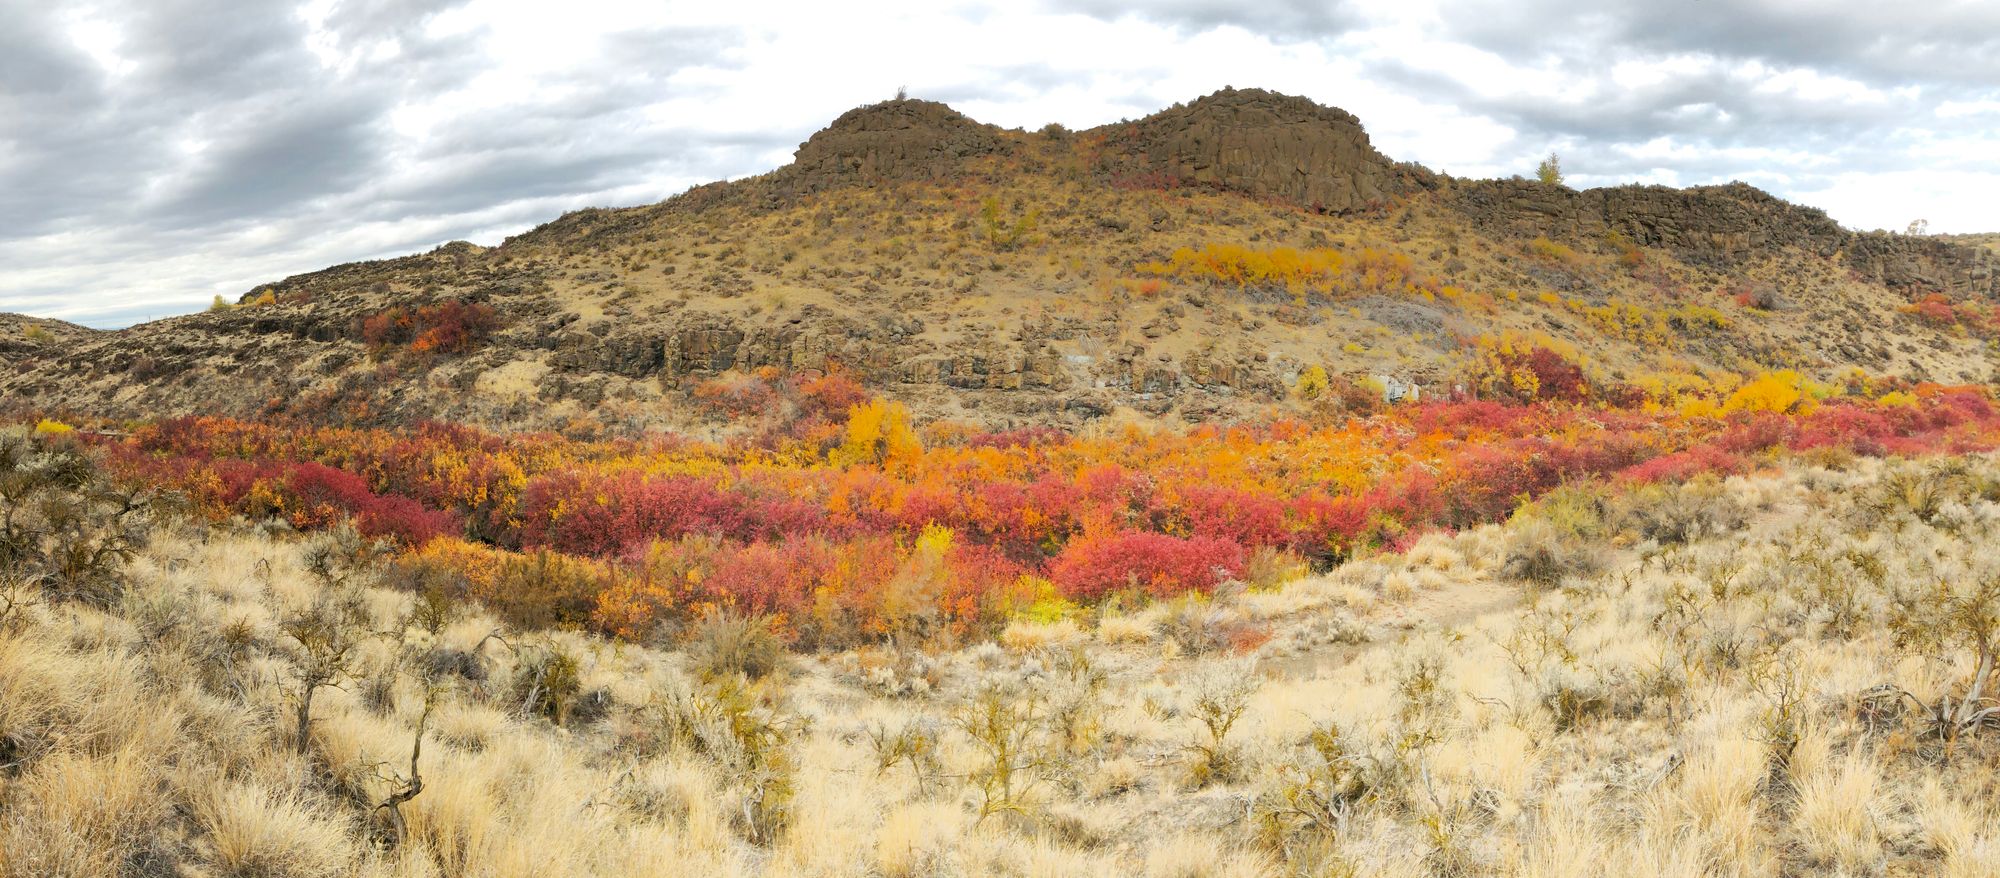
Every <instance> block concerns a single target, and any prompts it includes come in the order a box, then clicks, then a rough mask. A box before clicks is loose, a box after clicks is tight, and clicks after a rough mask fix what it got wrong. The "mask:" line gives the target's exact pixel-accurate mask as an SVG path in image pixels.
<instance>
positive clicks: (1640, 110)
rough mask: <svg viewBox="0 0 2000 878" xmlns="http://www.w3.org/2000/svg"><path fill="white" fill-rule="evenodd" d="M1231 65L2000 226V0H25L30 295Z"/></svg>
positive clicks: (296, 262)
mask: <svg viewBox="0 0 2000 878" xmlns="http://www.w3.org/2000/svg"><path fill="white" fill-rule="evenodd" d="M1224 85H1234V86H1239V87H1247V86H1258V87H1263V88H1270V89H1275V90H1279V91H1285V92H1290V93H1294V94H1303V95H1307V96H1309V97H1312V98H1314V99H1315V100H1318V101H1320V102H1322V103H1326V104H1332V105H1335V106H1339V107H1342V108H1345V109H1347V110H1349V111H1352V112H1354V113H1355V114H1357V115H1359V116H1360V117H1361V119H1362V121H1363V122H1364V123H1365V124H1366V125H1367V127H1368V130H1369V132H1370V133H1371V135H1372V136H1373V137H1374V139H1375V142H1376V144H1377V145H1378V146H1379V147H1380V148H1381V149H1382V150H1383V151H1384V152H1386V153H1387V154H1389V155H1390V156H1391V157H1394V158H1397V159H1403V160H1414V161H1419V162H1422V163H1424V164H1426V165H1429V166H1430V167H1432V168H1434V169H1437V170H1442V171H1446V172H1449V173H1453V174H1458V175H1466V176H1496V175H1509V174H1516V173H1528V172H1530V171H1531V170H1532V168H1533V166H1534V164H1535V162H1536V160H1537V159H1538V158H1539V157H1540V156H1542V155H1545V154H1547V153H1548V152H1550V151H1551V150H1553V151H1556V152H1558V153H1560V154H1561V155H1562V158H1563V164H1564V166H1565V168H1566V169H1567V170H1568V172H1569V178H1570V182H1571V184H1572V185H1578V186H1594V185H1605V184H1614V183H1625V182H1633V181H1638V182H1651V183H1665V184H1670V185H1692V184H1698V183H1709V182H1722V181H1727V180H1731V179H1740V180H1745V181H1748V182H1750V183H1753V184H1755V185H1757V186H1760V187H1763V188H1765V189H1768V190H1770V191H1772V192H1775V193H1778V194H1779V195H1782V196H1784V197H1787V198H1791V199H1793V200H1797V201H1802V202H1805V203H1808V204H1812V205H1816V206H1819V207H1823V208H1825V209H1827V210H1828V211H1829V212H1830V213H1831V214H1832V215H1833V216H1834V218H1835V219H1837V220H1839V221H1841V222H1842V223H1844V224H1846V225H1848V226H1850V227H1855V228H1863V229H1871V228H1899V229H1900V228H1902V227H1903V226H1905V225H1906V224H1908V223H1909V222H1910V221H1911V220H1913V219H1916V218H1920V217H1921V218H1925V219H1928V220H1929V221H1930V227H1931V229H1932V230H1933V231H1944V232H1969V231H2000V208H1997V207H1995V205H2000V160H1996V159H2000V2H1991V0H1970V2H1954V0H1933V2H1927V3H1922V4H1905V5H1900V6H1896V7H1895V8H1893V9H1892V4H1886V3H1884V2H1882V0H1865V2H1864V0H1394V2H1382V3H1376V2H1363V0H1346V2H1342V0H1336V2H1330V3H1322V2H1302V0H1264V2H1243V0H1161V2H1156V3H1152V4H1132V3H1116V2H1111V0H1014V2H1008V3H988V2H965V0H916V2H908V3H879V4H862V3H826V2H810V3H797V4H778V3H766V2H757V0H739V2H713V0H703V2H681V0H667V2H659V0H559V2H548V0H307V2H303V3H295V2H289V0H101V2H88V0H0V311H24V312H28V313H32V314H37V315H42V316H51V317H61V318H66V319H70V320H75V321H78V322H82V323H86V324H90V325H96V326H118V325H124V324H128V323H132V322H136V321H139V320H144V319H148V318H151V317H164V316H168V315H172V314H177V313H183V312H187V311H191V310H196V309H199V308H200V307H202V306H204V305H206V304H207V302H208V301H209V299H210V298H211V297H212V296H214V295H216V294H218V293H220V294H224V295H227V296H230V297H232V298H233V297H235V296H236V295H238V294H240V293H241V292H243V291H244V290H246V289H248V288H249V287H251V286H252V285H254V284H256V283H258V282H261V281H267V280H273V279H276V278H279V277H283V276H285V275H287V274H293V273H297V272H301V271H309V270H313V269H317V268H321V267H325V266H327V265H331V264H335V263H340V262H347V261H353V260H357V259H368V258H378V257H382V256H391V255H399V254H402V253H407V252H413V251H418V250H425V249H429V248H430V247H432V246H435V245H437V244H439V243H443V242H445V241H449V240H454V239H467V240H472V241H476V242H479V243H484V244H491V243H497V242H498V241H499V240H500V239H501V238H502V237H504V236H505V235H508V234H511V233H514V232H518V231H521V230H523V229H526V228H529V227H531V226H533V225H535V224H536V223H538V222H542V221H545V220H548V219H552V218H554V217H555V216H557V215H559V214H561V213H562V212H563V211H565V210H570V209H574V208H579V207H587V206H621V205H631V204H642V203H648V202H652V201H657V200H659V199H661V198H664V197H666V196H668V195H671V194H673V193H675V192H679V191H681V190H683V189H685V188H687V187H688V186H690V185H694V184H697V183H701V182H706V181H709V180H713V179H718V178H725V177H737V176H743V175H747V174H755V173H759V172H762V171H766V170H769V169H771V168H774V167H777V166H778V165H781V164H783V163H785V162H786V161H788V160H790V157H791V152H792V150H793V149H794V148H796V146H797V144H798V143H799V141H801V140H803V139H805V138H806V137H807V136H808V135H810V134H811V133H812V132H813V131H814V130H816V129H817V128H819V127H820V126H822V125H824V124H825V123H826V122H828V121H829V120H831V119H832V118H833V117H834V116H836V115H838V114H839V113H840V112H841V111H843V110H846V109H848V108H850V107H853V106H856V105H859V104H863V103H870V102H873V101H877V100H881V99H883V98H887V97H889V96H890V95H891V94H893V93H894V92H895V90H896V89H897V87H898V86H906V87H907V88H908V89H909V91H910V93H911V94H912V95H914V96H917V97H924V98H931V99H935V100H942V101H945V102H947V103H950V104H952V105H953V106H955V107H957V108H958V109H960V110H962V111H964V112H966V113H967V114H969V115H971V116H972V117H974V118H976V119H979V120H982V121H986V122H992V123H996V124H999V125H1003V126H1007V127H1016V126H1022V127H1029V128H1035V127H1040V126H1041V125H1043V124H1046V123H1048V122H1052V121H1053V122H1061V123H1063V124H1065V125H1069V126H1071V127H1079V128H1080V127H1087V126H1091V125H1096V124H1101V123H1104V122H1110V121H1116V120H1118V119H1121V118H1136V117H1138V116H1142V115H1145V114H1146V113H1149V112H1151V111H1153V110H1156V109H1159V108H1161V107H1164V106H1167V105H1170V104H1173V103H1175V102H1177V101H1185V100H1189V99H1191V98H1194V97H1196V96H1199V95H1202V94H1206V93H1208V92H1210V91H1214V90H1215V89H1218V88H1220V87H1222V86H1224Z"/></svg>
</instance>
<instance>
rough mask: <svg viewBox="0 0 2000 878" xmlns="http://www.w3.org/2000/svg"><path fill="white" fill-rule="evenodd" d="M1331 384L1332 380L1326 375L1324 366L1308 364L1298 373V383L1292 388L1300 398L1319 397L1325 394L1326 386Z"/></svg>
mask: <svg viewBox="0 0 2000 878" xmlns="http://www.w3.org/2000/svg"><path fill="white" fill-rule="evenodd" d="M1331 386H1333V384H1332V380H1331V379H1329V378H1328V377H1327V375H1326V369H1325V368H1323V367H1320V366H1309V367H1307V368H1306V369H1305V371H1303V372H1300V373H1299V383H1298V385H1297V386H1295V387H1294V388H1293V390H1294V391H1295V392H1297V393H1298V395H1299V398H1300V399H1319V398H1320V397H1322V396H1325V395H1326V391H1327V388H1329V387H1331Z"/></svg>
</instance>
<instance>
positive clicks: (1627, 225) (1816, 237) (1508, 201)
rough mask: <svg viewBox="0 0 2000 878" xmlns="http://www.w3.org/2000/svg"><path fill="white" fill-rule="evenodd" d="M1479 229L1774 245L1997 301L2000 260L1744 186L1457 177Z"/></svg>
mask: <svg viewBox="0 0 2000 878" xmlns="http://www.w3.org/2000/svg"><path fill="white" fill-rule="evenodd" d="M1454 203H1455V204H1456V206H1457V207H1458V209H1459V210H1460V211H1462V212H1464V213H1465V214H1466V215H1467V216H1468V217H1470V218H1471V219H1472V221H1473V223H1474V224H1475V225H1477V226H1479V227H1482V228H1485V229H1488V230H1492V231H1499V232H1504V233H1506V234H1510V235H1516V236H1525V235H1535V234H1544V235H1550V236H1554V237H1569V238H1591V237H1599V236H1602V235H1604V234H1606V233H1608V232H1614V231H1615V232H1620V233H1622V234H1625V235H1627V236H1629V237H1631V238H1632V240H1633V241H1635V242H1637V243H1639V244H1642V245H1645V246H1649V247H1666V248H1669V249H1672V250H1674V251H1676V252H1678V253H1680V254H1681V255H1682V256H1684V257H1688V258H1692V259H1694V260H1696V261H1704V262H1709V263H1712V264H1717V265H1722V266H1728V265H1733V264H1736V263H1739V262H1741V261H1742V260H1744V259H1746V258H1749V257H1751V256H1753V255H1755V254H1758V253H1761V252H1767V251H1769V250H1772V249H1774V248H1785V247H1794V248H1798V249H1801V250H1805V251H1807V252H1810V253H1817V254H1819V255H1821V256H1832V255H1834V254H1836V253H1840V254H1843V257H1844V259H1845V260H1846V262H1847V264H1848V267H1850V268H1852V269H1854V270H1855V271H1856V272H1857V273H1859V274H1861V275H1862V276H1864V277H1867V278H1869V279H1871V280H1874V281H1876V282H1877V283H1881V284H1883V285H1884V286H1888V287H1891V288H1894V289H1899V290H1904V291H1907V292H1911V293H1921V292H1939V293H1946V294H1949V295H1951V296H1953V297H1960V298H1962V297H1968V296H1984V297H1987V298H1995V299H2000V260H1996V259H1995V258H1993V256H1992V255H1991V254H1988V253H1984V252H1981V251H1980V250H1978V249H1975V248H1972V247H1965V246H1961V245H1958V244H1955V243H1953V242H1950V241H1946V240H1941V239H1937V238H1916V237H1909V236H1904V235H1889V234H1883V233H1874V232H1871V233H1866V234H1862V233H1856V232H1852V231H1849V230H1847V229H1843V228H1841V227H1840V224H1839V223H1836V222H1834V221H1833V220H1832V219H1831V218H1829V217H1827V215H1826V213H1825V212H1824V211H1821V210H1818V209H1815V208H1810V207H1804V206H1801V205H1797V204H1792V203H1790V202H1787V201H1783V200H1781V199H1778V198H1776V197H1773V196H1772V195H1770V194H1769V193H1767V192H1764V191H1763V190H1761V189H1758V188H1756V187H1754V186H1751V185H1748V184H1746V183H1730V184H1728V185H1725V186H1696V187H1693V188H1689V189H1669V188H1667V187H1665V186H1615V187H1609V188H1604V189H1586V190H1583V191H1580V192H1579V191H1577V190H1574V189H1568V188H1565V187H1562V186H1549V185H1545V184H1542V183H1538V182H1534V181H1532V180H1472V181H1461V182H1460V184H1459V186H1458V188H1457V190H1456V195H1455V199H1454Z"/></svg>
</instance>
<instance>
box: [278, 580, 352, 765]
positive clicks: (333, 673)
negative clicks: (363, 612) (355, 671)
mask: <svg viewBox="0 0 2000 878" xmlns="http://www.w3.org/2000/svg"><path fill="white" fill-rule="evenodd" d="M355 609H356V607H355V605H354V604H353V603H351V602H348V601H342V600H338V599H335V598H333V597H330V596H329V597H323V598H321V599H320V600H319V601H318V602H316V603H314V604H313V605H312V606H311V607H309V608H307V609H306V610H304V611H302V612H299V613H297V614H295V615H293V616H292V617H291V618H289V619H286V620H285V621H284V623H283V624H282V625H281V626H280V627H281V628H282V629H283V630H284V632H285V635H286V636H288V637H290V638H291V639H292V640H293V642H295V643H297V644H298V659H297V668H298V675H299V681H298V682H299V691H298V693H297V698H298V702H297V706H296V710H297V713H296V723H297V727H298V728H297V737H296V738H294V739H293V747H294V749H296V750H298V752H300V753H304V752H306V751H307V750H308V749H310V748H311V747H312V703H313V695H314V694H315V693H317V692H318V691H319V690H320V689H321V688H322V687H326V686H337V685H339V684H340V681H341V680H343V679H345V678H346V677H347V676H348V674H349V673H350V672H351V670H352V664H353V660H354V650H355V648H356V647H358V646H360V645H361V641H362V639H363V637H364V634H365V629H364V628H363V627H362V626H361V625H360V624H359V620H358V619H356V618H355V617H356V613H355Z"/></svg>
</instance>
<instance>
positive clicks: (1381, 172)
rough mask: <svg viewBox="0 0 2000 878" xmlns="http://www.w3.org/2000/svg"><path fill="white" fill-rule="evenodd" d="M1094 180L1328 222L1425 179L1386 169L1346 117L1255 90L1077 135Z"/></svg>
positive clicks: (1410, 171)
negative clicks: (1270, 201) (1088, 151)
mask: <svg viewBox="0 0 2000 878" xmlns="http://www.w3.org/2000/svg"><path fill="white" fill-rule="evenodd" d="M1085 134H1086V136H1087V137H1094V138H1097V139H1098V140H1099V141H1100V151H1099V152H1098V154H1097V157H1096V158H1097V162H1098V167H1099V169H1100V171H1102V172H1103V173H1105V174H1107V175H1109V176H1110V177H1111V178H1112V179H1113V180H1114V181H1118V182H1127V183H1136V184H1140V185H1148V184H1157V185H1181V186H1185V185H1197V186H1212V187H1215V188H1218V189H1227V190H1230V191H1234V192H1243V193H1247V194H1250V195H1255V196H1259V197H1265V198H1276V199H1281V200H1284V201H1288V202H1291V203H1294V204H1299V205H1305V206H1309V207H1312V208H1314V209H1316V210H1320V211H1324V212H1329V213H1345V212H1348V211H1354V210H1361V209H1363V208H1366V207H1368V206H1370V205H1372V204H1379V203H1381V202H1384V201H1386V200H1387V199H1388V198H1390V197H1391V196H1393V195H1396V194H1398V193H1401V192H1404V191H1407V190H1409V189H1410V188H1412V187H1413V186H1417V185H1421V184H1422V183H1424V182H1426V181H1427V179H1428V176H1429V175H1428V174H1427V173H1425V172H1422V171H1420V170H1419V169H1416V168H1414V167H1404V166H1399V165H1397V164H1395V163H1394V162H1391V161H1390V160H1389V159H1388V158H1387V157H1385V156H1383V155H1382V154H1381V153H1379V152H1376V151H1375V148H1374V147H1373V146H1372V145H1370V144H1369V142H1368V133H1367V132H1366V131H1364V130H1362V128H1361V122H1360V120H1358V119H1356V118H1355V117H1354V116H1353V115H1352V114H1350V113H1348V112H1346V111H1343V110H1338V109H1335V108H1332V107H1323V106H1320V105H1319V104H1316V103H1313V102H1312V101H1310V100H1307V99H1306V98H1301V97H1293V96H1290V95H1282V94H1278V93H1276V92H1269V91H1263V90H1261V89H1242V90H1236V89H1224V90H1222V91H1219V92H1216V93H1215V94H1212V95H1209V96H1207V97H1204V98H1200V99H1198V100H1196V101H1194V102H1193V103H1190V104H1188V105H1186V106H1181V107H1175V108H1173V109H1169V110H1164V111H1162V112H1159V113H1155V114H1153V115H1151V116H1147V117H1146V118H1144V119H1140V120H1139V121H1137V122H1131V123H1120V124H1116V125H1107V126H1104V127H1102V128H1097V129H1093V130H1091V131H1089V132H1085Z"/></svg>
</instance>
